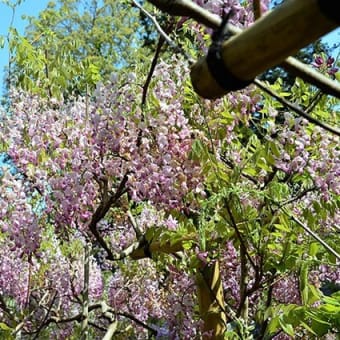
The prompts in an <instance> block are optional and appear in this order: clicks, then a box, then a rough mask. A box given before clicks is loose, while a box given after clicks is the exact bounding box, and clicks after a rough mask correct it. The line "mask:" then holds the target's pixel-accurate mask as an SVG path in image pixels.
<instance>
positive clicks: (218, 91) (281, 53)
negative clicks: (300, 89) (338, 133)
mask: <svg viewBox="0 0 340 340" xmlns="http://www.w3.org/2000/svg"><path fill="white" fill-rule="evenodd" d="M149 2H151V3H152V4H154V5H155V6H156V7H158V8H159V9H160V10H162V11H164V12H167V13H168V14H171V15H174V16H188V17H191V18H193V19H195V20H197V21H198V22H200V23H202V24H204V25H207V26H208V27H211V28H214V29H217V28H218V27H219V26H220V25H221V22H222V19H221V18H220V17H218V16H217V15H214V14H212V13H210V12H209V11H207V10H205V9H203V8H202V7H200V6H198V5H196V4H195V3H193V2H192V1H190V0H171V1H169V0H149ZM339 23H340V1H338V0H286V1H285V3H284V4H283V5H282V6H280V7H279V8H277V9H275V10H273V11H272V12H270V13H268V14H267V15H265V16H263V17H262V18H260V19H259V20H258V21H256V23H254V24H253V25H252V26H251V27H249V28H247V29H246V30H244V31H242V30H241V29H239V28H237V27H235V26H233V25H230V24H228V29H229V32H230V33H231V34H234V35H235V36H234V37H232V38H230V39H228V40H227V41H225V42H224V43H223V45H222V51H221V53H222V57H223V61H224V64H225V68H226V69H227V70H229V72H230V74H232V76H233V77H236V78H238V79H240V81H251V80H253V79H254V78H255V77H256V76H257V75H258V74H261V73H262V72H264V71H266V70H268V69H269V68H271V67H273V66H276V65H281V66H282V67H283V68H284V69H286V70H287V71H289V72H291V73H292V74H294V75H296V76H299V77H300V78H302V79H304V80H305V81H308V82H309V83H311V84H312V85H315V86H317V87H318V88H320V89H321V90H322V91H323V92H324V93H326V94H330V95H333V96H335V97H338V98H340V84H339V83H338V82H336V81H333V80H331V79H330V78H328V77H326V76H324V75H322V74H321V73H320V72H318V71H316V70H315V69H313V68H311V67H309V66H307V65H305V64H303V63H301V62H299V61H298V60H297V59H295V58H293V57H288V56H289V55H290V54H294V53H295V52H297V51H298V50H299V49H301V48H302V47H304V46H306V45H308V44H309V43H311V42H313V41H315V40H316V39H318V38H319V37H321V36H323V35H324V34H326V33H328V32H330V31H332V30H333V29H335V28H336V27H337V26H338V25H339ZM225 76H226V77H228V76H229V75H228V74H226V75H225ZM191 79H192V83H193V86H194V88H195V90H196V91H197V93H198V94H199V95H201V96H202V97H205V98H216V97H220V96H222V95H224V94H226V93H227V92H229V90H228V89H223V88H222V87H221V86H220V85H219V84H218V83H217V81H216V80H215V79H214V77H213V76H212V75H211V73H210V71H209V68H208V66H207V62H206V57H205V58H202V59H201V60H199V61H198V62H197V63H196V64H195V65H194V66H193V68H192V71H191Z"/></svg>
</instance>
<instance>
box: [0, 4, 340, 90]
mask: <svg viewBox="0 0 340 340" xmlns="http://www.w3.org/2000/svg"><path fill="white" fill-rule="evenodd" d="M7 1H8V0H7ZM49 1H50V0H24V1H22V3H21V5H20V6H18V7H17V8H16V12H15V17H14V22H13V26H14V27H15V28H16V29H17V30H18V31H19V33H23V32H24V29H25V27H26V26H27V24H28V21H27V20H23V19H22V16H23V15H27V16H37V15H38V14H39V12H40V11H41V10H43V9H44V8H45V7H46V5H47V4H48V2H49ZM3 2H4V0H0V37H1V36H2V37H6V36H7V33H8V28H9V27H10V24H11V19H12V10H11V9H10V8H9V7H8V6H7V5H5V4H4V3H3ZM10 2H11V3H13V2H15V1H14V0H11V1H10ZM325 40H326V41H327V42H328V43H329V44H330V45H332V44H334V43H337V42H340V28H338V29H337V30H335V31H333V32H332V33H331V34H329V35H328V36H327V37H326V39H325ZM7 47H8V46H7V44H5V47H4V48H0V96H1V94H2V93H3V76H4V73H3V69H4V67H5V66H6V65H8V49H7ZM337 53H339V49H338V51H335V55H336V54H337Z"/></svg>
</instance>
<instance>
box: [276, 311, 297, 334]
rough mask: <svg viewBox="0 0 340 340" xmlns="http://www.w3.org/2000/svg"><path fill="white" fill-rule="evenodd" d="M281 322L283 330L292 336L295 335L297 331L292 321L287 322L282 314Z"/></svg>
mask: <svg viewBox="0 0 340 340" xmlns="http://www.w3.org/2000/svg"><path fill="white" fill-rule="evenodd" d="M279 324H280V326H281V328H282V330H283V331H284V332H285V333H286V334H288V335H290V336H292V337H294V336H295V332H294V328H293V326H292V325H291V324H290V323H286V321H285V320H284V317H282V316H280V317H279Z"/></svg>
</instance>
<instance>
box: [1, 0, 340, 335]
mask: <svg viewBox="0 0 340 340" xmlns="http://www.w3.org/2000/svg"><path fill="white" fill-rule="evenodd" d="M78 4H79V2H78V1H70V0H69V1H61V2H60V3H59V4H52V3H51V4H50V5H49V7H48V8H47V10H46V11H44V12H43V13H42V14H41V15H40V17H39V18H38V19H37V20H33V19H32V20H31V24H32V26H31V28H30V29H29V30H28V31H27V34H26V37H19V36H18V35H15V32H13V35H12V37H13V38H15V39H14V42H13V46H14V47H13V48H15V50H13V53H14V51H15V54H14V56H15V58H14V59H15V62H14V64H13V67H14V68H13V77H14V78H15V77H18V78H17V80H18V81H17V82H15V83H14V84H16V87H12V88H11V89H10V91H9V95H10V98H9V110H8V111H5V110H2V112H1V119H0V131H1V132H0V145H1V150H0V151H2V152H5V153H6V155H7V156H6V157H7V159H10V160H11V162H12V166H11V167H12V168H11V167H3V169H2V172H1V175H0V188H1V189H0V193H1V200H0V253H1V257H0V273H1V274H0V315H1V323H0V335H1V336H2V337H5V338H8V339H12V338H13V339H14V338H15V337H16V336H18V334H19V333H20V334H21V335H22V336H24V337H26V338H32V339H33V338H47V337H48V338H50V337H54V338H58V339H76V338H80V337H86V336H87V337H88V338H96V337H104V336H105V334H106V336H114V338H115V339H126V338H136V339H147V338H156V339H161V338H166V339H176V338H183V339H193V338H204V339H208V338H223V337H225V338H229V339H234V338H235V339H239V338H240V339H254V338H255V339H286V338H287V336H288V337H291V338H303V337H308V338H313V337H322V336H325V335H326V334H333V335H334V334H336V332H338V330H339V317H338V315H339V312H340V311H339V308H340V307H339V306H340V294H339V282H340V281H339V280H340V270H339V258H338V256H337V254H338V253H339V251H340V249H339V244H340V242H339V233H338V225H339V208H340V200H339V193H340V191H339V188H340V186H339V176H338V174H339V166H340V164H339V159H340V157H339V143H338V139H337V137H335V136H333V135H331V134H329V133H327V132H325V131H323V130H321V129H320V128H316V127H315V126H313V125H312V124H310V123H308V122H307V121H305V120H303V119H301V118H298V117H295V116H294V115H293V113H291V112H289V111H288V110H286V109H285V108H283V107H282V105H281V104H280V103H278V102H276V101H274V99H273V98H271V97H270V96H268V95H267V94H264V93H262V92H261V91H260V90H259V89H258V88H256V87H255V86H249V87H248V88H247V89H244V90H242V91H238V92H235V93H230V94H228V95H227V96H225V97H224V98H222V99H219V100H215V101H207V100H203V99H201V98H199V97H198V96H197V95H196V94H195V93H194V91H193V89H192V86H191V84H190V82H189V79H188V74H189V67H188V62H187V61H186V60H185V58H184V57H182V56H178V55H171V53H170V52H169V51H167V52H166V53H163V54H162V60H158V62H157V65H156V67H155V69H154V72H153V73H152V79H151V81H150V82H145V81H144V79H147V76H148V74H149V75H150V73H149V66H150V64H151V62H150V61H149V60H148V58H147V56H149V53H150V47H149V46H147V47H145V49H144V48H142V47H140V46H139V45H138V44H139V42H140V40H139V38H140V31H139V28H138V29H134V31H136V35H135V36H129V37H127V35H129V33H130V30H132V29H133V27H135V26H134V25H136V24H137V22H138V21H137V19H136V18H137V13H136V11H135V9H134V8H131V7H129V6H128V4H127V3H124V2H120V3H119V4H118V3H117V2H110V1H105V2H104V3H102V4H101V5H100V6H99V2H96V1H92V2H91V3H85V4H84V6H85V7H84V8H83V9H82V10H81V11H80V12H78V10H77V9H76V8H77V5H78ZM90 5H91V6H94V7H91V6H90ZM95 5H98V7H95ZM202 5H205V6H208V7H209V8H210V9H211V10H212V11H215V12H216V13H219V12H220V11H221V10H222V9H221V7H220V4H219V2H210V3H209V4H202ZM225 5H226V6H232V5H233V6H235V18H234V20H236V18H239V19H240V20H241V21H242V22H243V23H249V22H250V21H251V18H252V13H250V9H251V3H248V2H242V4H240V3H239V2H237V4H236V3H235V2H234V1H230V2H229V1H226V2H225ZM262 5H268V3H263V4H262ZM86 6H89V7H86ZM94 8H96V10H94ZM113 8H114V9H117V8H118V9H119V10H120V11H122V12H119V13H125V14H126V18H124V19H125V20H126V21H124V22H122V23H118V18H117V17H116V18H115V23H114V24H113V25H114V27H115V28H116V29H117V32H118V28H119V29H121V32H120V33H117V36H118V37H120V36H121V40H119V39H120V38H119V39H118V41H120V42H121V44H120V43H119V44H118V45H117V46H115V45H110V44H108V45H106V43H107V40H106V39H107V36H106V37H104V36H102V35H103V32H105V29H106V28H107V27H109V26H107V25H109V20H108V17H109V16H106V15H107V13H108V12H106V10H108V11H109V10H110V11H111V10H113ZM99 9H100V10H99ZM104 9H105V10H104ZM91 13H92V14H94V13H95V18H96V20H95V21H96V22H97V24H98V27H97V26H96V25H97V24H95V25H92V26H89V25H90V24H89V23H90V22H91V20H90V19H91V18H92V19H93V18H94V17H93V16H91ZM109 13H111V14H112V12H109ZM62 14H65V15H66V16H65V17H63V16H62ZM61 17H62V18H61ZM64 19H65V21H64ZM71 19H72V20H71ZM60 20H61V21H60ZM69 20H70V21H69ZM119 20H121V18H120V19H119ZM76 22H77V25H78V26H77V25H76V26H74V25H75V23H76ZM126 22H127V23H129V25H130V26H129V25H127V24H126ZM61 23H63V25H61ZM182 24H183V25H182V26H180V27H177V28H178V29H179V32H178V31H175V32H173V34H175V33H176V32H177V33H178V34H179V37H182V38H183V45H182V46H183V48H184V49H185V50H186V51H187V52H188V54H190V55H196V53H197V52H196V51H191V50H192V49H193V47H194V46H196V44H197V45H199V46H201V47H203V46H204V45H205V44H206V32H205V31H204V29H202V28H198V26H197V25H196V24H193V23H192V22H191V21H188V20H185V22H184V23H182ZM110 25H111V24H110ZM89 27H92V29H91V30H90V31H87V29H88V28H89ZM110 27H111V26H110ZM47 28H48V29H47ZM71 28H72V29H71ZM73 28H77V29H75V30H73ZM44 29H47V31H46V33H45V32H44ZM85 32H86V33H88V34H85ZM89 32H92V33H93V35H91V34H89ZM194 32H197V36H196V38H195V39H191V38H192V37H194ZM181 35H182V36H181ZM35 39H37V40H35ZM178 39H180V38H178ZM33 41H34V43H32V42H33ZM72 41H76V44H75V45H74V44H73V42H72ZM128 41H136V45H135V46H130V47H129V48H128V47H127V45H126V46H125V44H126V43H127V42H128ZM77 42H81V43H79V44H78V43H77ZM82 43H84V46H83V45H82ZM98 44H99V45H100V46H99V45H98ZM103 46H105V47H103ZM101 47H103V50H101ZM125 47H126V50H125V51H120V48H122V49H124V48H125ZM137 47H138V48H137ZM110 49H111V50H110ZM46 50H47V51H48V54H50V55H51V56H52V55H53V58H54V57H55V58H56V59H55V60H54V59H53V60H54V61H55V62H56V63H55V64H53V65H52V61H51V65H49V64H48V63H47V61H48V62H50V59H48V60H47V59H46V58H45V57H44V56H45V52H46ZM109 50H110V51H111V52H115V53H117V59H116V57H115V56H114V55H111V54H109V53H108V54H105V53H106V52H108V51H109ZM52 52H53V53H52ZM25 53H26V57H27V58H28V59H27V60H26V63H25V62H24V59H25V58H24V55H25ZM33 56H34V58H36V61H35V62H34V63H33V59H32V58H33ZM58 56H59V57H58ZM62 56H68V59H67V60H63V61H61V60H59V59H58V58H61V57H62ZM39 58H40V59H39ZM320 58H321V59H316V60H315V67H318V68H319V69H320V71H322V72H324V73H329V71H330V70H331V67H333V65H332V66H330V65H329V62H328V60H329V59H328V58H327V57H326V55H320ZM86 60H90V62H89V64H88V65H93V66H92V70H91V67H90V66H89V67H88V68H87V69H86V70H88V72H89V74H90V76H86V74H85V73H84V63H85V61H86ZM119 60H120V61H123V62H124V63H125V62H126V63H128V62H131V61H143V62H139V63H137V62H136V63H135V64H134V65H133V67H132V66H131V67H130V66H127V67H124V65H119V67H118V65H115V64H116V63H117V62H118V63H119V62H120V61H119ZM155 60H156V59H155ZM109 61H110V62H109ZM156 61H157V60H156ZM19 65H21V67H22V68H21V69H19ZM46 65H48V70H49V74H51V76H49V77H46V73H44V67H45V66H46ZM63 65H65V68H66V70H68V71H67V72H65V74H64V73H63ZM16 67H18V68H17V69H16ZM114 69H115V70H116V72H113V73H111V71H112V70H114ZM53 70H54V71H55V73H53ZM332 72H333V71H332ZM53 74H54V75H53ZM52 75H53V77H52ZM71 75H72V76H71ZM333 75H334V73H333ZM21 76H22V77H23V78H20V77H21ZM25 76H27V79H28V80H27V83H25V82H24V81H23V79H24V78H25ZM330 76H332V75H330ZM58 77H60V79H59V78H58ZM58 79H59V80H58ZM98 80H100V81H98ZM37 81H38V82H39V84H42V86H41V87H38V86H36V83H35V82H37ZM61 82H63V83H64V86H61V87H60V84H61ZM95 84H96V85H95ZM145 84H147V85H145ZM54 86H55V90H53V89H54ZM271 86H272V87H273V88H274V89H275V90H276V91H277V92H279V93H280V95H282V96H290V98H293V99H294V101H295V102H296V103H297V104H299V105H301V106H302V107H305V108H308V107H311V103H312V104H313V105H312V108H313V112H312V114H313V115H315V116H316V117H318V118H320V119H322V120H323V121H326V122H328V123H329V124H335V123H336V121H337V115H338V114H339V112H338V108H339V105H338V102H336V101H335V100H334V99H330V98H328V97H326V96H322V95H321V96H319V95H318V96H317V100H315V98H316V95H317V93H316V92H315V89H313V88H312V87H311V86H309V85H308V84H305V83H303V82H302V81H301V80H296V82H295V83H294V85H293V86H292V87H291V88H290V90H289V92H287V89H286V86H285V83H284V81H283V80H282V79H277V80H276V81H275V82H274V83H273V84H272V85H271ZM94 87H95V88H94ZM60 88H62V90H60ZM58 89H59V90H58ZM75 89H76V90H75ZM49 90H51V92H50V93H48V92H49ZM143 98H146V100H145V101H144V100H143ZM306 230H307V231H306ZM315 234H316V236H315ZM320 240H321V242H320ZM324 242H325V243H326V244H327V245H328V246H329V247H328V248H325V246H324V244H323V243H324ZM88 248H90V255H86V252H85V249H88ZM329 249H331V250H332V251H329ZM86 287H88V290H87V289H86ZM86 291H87V293H86Z"/></svg>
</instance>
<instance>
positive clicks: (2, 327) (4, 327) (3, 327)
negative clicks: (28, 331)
mask: <svg viewBox="0 0 340 340" xmlns="http://www.w3.org/2000/svg"><path fill="white" fill-rule="evenodd" d="M0 329H2V330H4V331H10V330H12V328H11V327H9V326H7V325H6V324H5V323H3V322H0Z"/></svg>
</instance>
